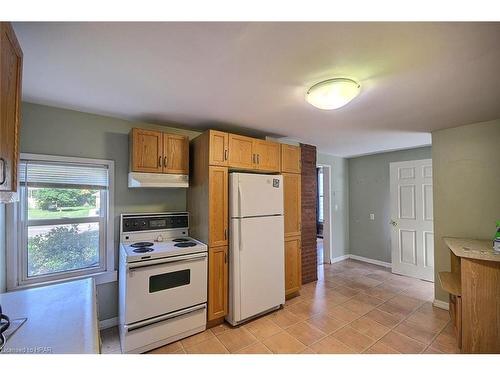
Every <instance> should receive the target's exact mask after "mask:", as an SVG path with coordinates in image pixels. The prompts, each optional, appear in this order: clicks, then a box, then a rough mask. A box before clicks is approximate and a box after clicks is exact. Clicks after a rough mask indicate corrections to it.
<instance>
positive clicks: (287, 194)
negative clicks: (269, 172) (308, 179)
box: [283, 173, 302, 237]
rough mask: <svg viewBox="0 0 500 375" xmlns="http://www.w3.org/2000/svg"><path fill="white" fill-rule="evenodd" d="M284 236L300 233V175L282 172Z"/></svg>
mask: <svg viewBox="0 0 500 375" xmlns="http://www.w3.org/2000/svg"><path fill="white" fill-rule="evenodd" d="M283 200H284V202H283V208H284V223H285V237H290V236H300V234H301V221H302V216H301V175H300V174H295V173H283Z"/></svg>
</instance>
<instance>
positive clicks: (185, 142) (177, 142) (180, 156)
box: [163, 133, 189, 174]
mask: <svg viewBox="0 0 500 375" xmlns="http://www.w3.org/2000/svg"><path fill="white" fill-rule="evenodd" d="M163 173H173V174H188V173H189V138H188V137H186V136H183V135H176V134H167V133H164V134H163Z"/></svg>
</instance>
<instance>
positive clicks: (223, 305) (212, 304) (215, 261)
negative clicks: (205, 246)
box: [208, 246, 229, 320]
mask: <svg viewBox="0 0 500 375" xmlns="http://www.w3.org/2000/svg"><path fill="white" fill-rule="evenodd" d="M227 257H228V249H227V246H219V247H212V248H209V250H208V320H214V319H218V318H222V317H224V316H225V315H226V314H227V301H228V295H227V293H228V273H229V272H228V259H227Z"/></svg>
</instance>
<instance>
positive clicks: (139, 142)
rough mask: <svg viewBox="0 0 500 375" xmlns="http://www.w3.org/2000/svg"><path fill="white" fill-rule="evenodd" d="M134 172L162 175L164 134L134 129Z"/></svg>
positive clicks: (132, 140)
mask: <svg viewBox="0 0 500 375" xmlns="http://www.w3.org/2000/svg"><path fill="white" fill-rule="evenodd" d="M131 142H132V171H134V172H151V173H162V171H163V133H162V132H159V131H154V130H145V129H132V139H131Z"/></svg>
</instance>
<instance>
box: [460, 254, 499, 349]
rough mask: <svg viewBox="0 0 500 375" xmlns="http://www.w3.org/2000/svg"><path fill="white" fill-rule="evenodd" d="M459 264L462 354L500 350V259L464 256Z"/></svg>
mask: <svg viewBox="0 0 500 375" xmlns="http://www.w3.org/2000/svg"><path fill="white" fill-rule="evenodd" d="M460 267H461V279H462V300H461V305H462V319H461V320H462V325H461V327H462V353H500V262H492V261H487V260H476V259H468V258H462V259H461V260H460ZM457 308H458V307H457Z"/></svg>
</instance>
